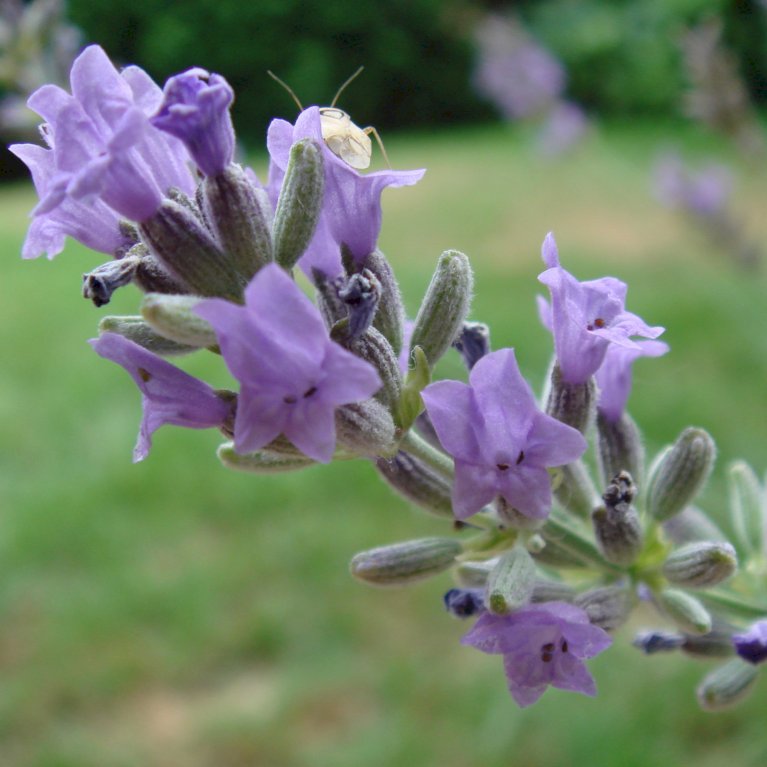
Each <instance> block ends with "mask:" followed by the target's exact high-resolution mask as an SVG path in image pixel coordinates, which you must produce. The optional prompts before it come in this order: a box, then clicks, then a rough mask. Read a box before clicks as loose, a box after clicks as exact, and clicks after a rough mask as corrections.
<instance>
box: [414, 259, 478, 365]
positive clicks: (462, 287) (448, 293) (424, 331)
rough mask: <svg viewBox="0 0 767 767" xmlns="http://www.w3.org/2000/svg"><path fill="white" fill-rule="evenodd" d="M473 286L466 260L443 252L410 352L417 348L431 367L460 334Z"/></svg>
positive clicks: (418, 316) (467, 260)
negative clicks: (418, 347)
mask: <svg viewBox="0 0 767 767" xmlns="http://www.w3.org/2000/svg"><path fill="white" fill-rule="evenodd" d="M473 282H474V280H473V275H472V271H471V266H470V264H469V259H468V258H467V257H466V256H465V255H464V254H463V253H460V252H459V251H457V250H447V251H445V252H444V253H443V254H442V255H441V256H440V258H439V261H438V262H437V268H436V270H435V272H434V276H433V277H432V279H431V284H430V285H429V287H428V289H427V291H426V296H425V297H424V299H423V303H422V304H421V308H420V309H419V310H418V315H417V316H416V318H415V325H414V327H413V335H412V337H411V340H410V348H411V349H412V348H414V347H416V346H420V347H421V348H422V349H423V351H424V353H425V354H426V358H427V359H428V361H429V365H430V366H432V367H433V366H434V365H435V364H436V362H437V361H438V360H439V359H440V357H442V355H443V354H444V353H445V352H446V351H447V350H448V349H449V348H450V345H451V344H452V343H453V341H454V340H455V338H456V336H458V334H459V333H460V330H461V327H462V326H463V321H464V319H465V317H466V314H467V313H468V311H469V304H470V303H471V294H472V288H473Z"/></svg>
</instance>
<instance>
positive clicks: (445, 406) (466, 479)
mask: <svg viewBox="0 0 767 767" xmlns="http://www.w3.org/2000/svg"><path fill="white" fill-rule="evenodd" d="M469 383H470V385H468V386H467V385H466V384H464V383H461V382H460V381H438V382H437V383H433V384H431V385H430V386H427V387H426V388H425V389H424V390H423V392H422V396H423V400H424V403H425V405H426V410H427V412H428V414H429V417H430V418H431V421H432V423H433V425H434V429H435V430H436V432H437V436H438V437H439V440H440V442H441V444H442V446H443V447H444V449H445V450H446V451H447V452H448V453H449V454H450V455H452V456H453V458H454V459H455V481H454V483H453V512H454V514H455V516H456V517H457V518H458V519H465V518H466V517H469V516H471V515H472V514H475V513H476V512H478V511H479V510H480V509H481V508H482V507H483V506H484V505H486V504H487V503H490V502H491V501H492V500H493V499H494V498H495V497H496V496H499V495H500V496H502V497H503V498H504V499H505V500H506V501H507V502H508V503H509V504H510V505H511V506H513V507H514V508H515V509H517V510H518V511H519V512H520V513H522V514H524V515H525V516H527V517H530V518H534V519H541V518H544V517H546V516H547V515H548V513H549V509H550V508H551V483H550V480H549V475H548V472H547V471H546V469H547V468H548V467H552V466H562V465H564V464H567V463H570V462H571V461H574V460H575V459H576V458H578V457H579V456H580V455H582V454H583V452H584V451H585V449H586V441H585V440H584V438H583V437H582V436H581V434H580V433H579V432H578V431H577V430H576V429H573V428H571V427H570V426H566V425H565V424H563V423H560V422H559V421H557V420H556V419H554V418H551V417H550V416H548V415H545V414H544V413H542V412H541V411H540V410H538V408H537V405H536V402H535V397H534V395H533V392H532V390H531V389H530V386H529V384H528V383H527V381H525V379H524V378H522V375H521V373H520V372H519V367H518V366H517V361H516V359H515V357H514V350H513V349H501V350H499V351H497V352H492V353H491V354H488V355H486V356H485V357H482V359H480V360H479V361H478V362H477V363H476V365H474V367H473V368H472V371H471V374H470V376H469Z"/></svg>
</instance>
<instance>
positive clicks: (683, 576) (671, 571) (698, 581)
mask: <svg viewBox="0 0 767 767" xmlns="http://www.w3.org/2000/svg"><path fill="white" fill-rule="evenodd" d="M737 567H738V558H737V555H736V554H735V549H734V548H733V547H732V546H731V545H730V544H729V543H703V542H700V543H688V544H687V545H686V546H682V547H681V548H678V549H676V551H673V552H672V553H671V554H670V555H669V557H668V559H666V561H665V562H664V563H663V574H664V575H665V576H666V578H668V580H669V581H671V583H674V584H676V585H677V586H684V587H686V588H697V589H705V588H709V587H710V586H716V585H717V583H721V582H722V581H724V580H726V579H727V578H729V577H730V576H731V575H732V574H733V573H734V572H735V570H737Z"/></svg>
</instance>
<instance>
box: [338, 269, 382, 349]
mask: <svg viewBox="0 0 767 767" xmlns="http://www.w3.org/2000/svg"><path fill="white" fill-rule="evenodd" d="M338 297H339V298H340V299H341V301H342V302H343V303H344V304H345V305H346V309H347V312H348V316H349V336H350V337H351V338H359V337H360V336H361V335H362V334H363V333H364V332H365V331H366V330H367V329H368V328H369V327H370V325H371V324H372V322H373V319H374V318H375V315H376V310H377V309H378V302H379V301H380V299H381V283H380V282H379V281H378V279H377V278H376V276H375V275H374V274H373V273H372V272H371V271H370V270H368V269H363V270H362V272H361V273H360V274H354V275H352V276H351V277H350V278H349V281H348V282H347V283H346V285H344V286H343V287H342V288H341V289H340V290H339V291H338Z"/></svg>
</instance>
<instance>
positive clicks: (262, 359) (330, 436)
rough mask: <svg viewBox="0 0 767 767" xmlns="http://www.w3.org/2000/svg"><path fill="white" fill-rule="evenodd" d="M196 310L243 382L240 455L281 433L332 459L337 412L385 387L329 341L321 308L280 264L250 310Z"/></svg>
mask: <svg viewBox="0 0 767 767" xmlns="http://www.w3.org/2000/svg"><path fill="white" fill-rule="evenodd" d="M195 311H196V312H197V314H199V315H200V316H201V317H203V318H204V319H206V320H208V322H210V324H211V325H212V326H213V328H214V330H215V331H216V335H217V336H218V339H219V344H220V346H221V352H222V354H223V356H224V360H225V362H226V364H227V366H228V367H229V370H231V372H232V374H233V375H234V376H235V378H237V379H238V380H239V381H240V383H241V384H242V388H241V391H240V396H239V403H238V407H237V417H236V420H235V424H234V444H235V449H236V450H237V452H238V453H249V452H253V451H255V450H258V449H259V448H261V447H263V446H264V445H266V444H268V443H269V442H271V441H272V440H273V439H275V437H278V436H279V435H280V434H284V435H285V436H286V437H287V438H288V439H289V440H290V441H291V442H292V443H293V444H294V445H295V446H296V447H297V448H298V449H299V450H301V451H302V452H303V453H305V454H306V455H307V456H309V457H310V458H314V460H316V461H320V462H322V463H327V462H329V461H330V460H331V458H332V457H333V450H334V448H335V442H336V430H335V420H334V413H335V409H336V407H337V406H339V405H346V404H349V403H352V402H359V401H360V400H365V399H367V398H369V397H370V396H372V395H373V394H374V393H375V392H376V391H377V390H378V389H379V388H380V387H381V379H380V378H379V376H378V373H377V372H376V371H375V369H374V368H373V366H372V365H370V364H368V363H367V362H364V361H363V360H361V359H359V358H358V357H355V356H354V355H353V354H351V353H350V352H348V351H346V350H345V349H343V348H341V346H339V345H338V344H335V343H334V342H333V341H331V340H330V338H329V336H328V332H327V330H326V328H325V325H324V323H323V321H322V318H321V316H320V313H319V310H318V309H317V308H316V307H315V306H314V304H312V303H311V301H309V299H308V298H307V297H306V296H305V295H304V294H303V293H302V292H301V290H300V289H299V288H298V286H297V285H296V284H295V283H294V282H293V280H291V279H290V277H289V276H288V275H287V274H286V273H285V272H284V271H283V270H282V269H281V268H280V267H279V266H277V265H276V264H267V265H266V266H264V267H263V268H262V269H261V270H260V271H259V272H258V273H257V274H256V276H255V277H254V278H253V279H252V280H251V282H250V284H249V285H248V287H247V288H246V289H245V306H239V305H236V304H232V303H229V302H228V301H224V300H222V299H210V300H207V301H202V302H201V303H200V304H199V305H198V306H197V307H196V308H195Z"/></svg>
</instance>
